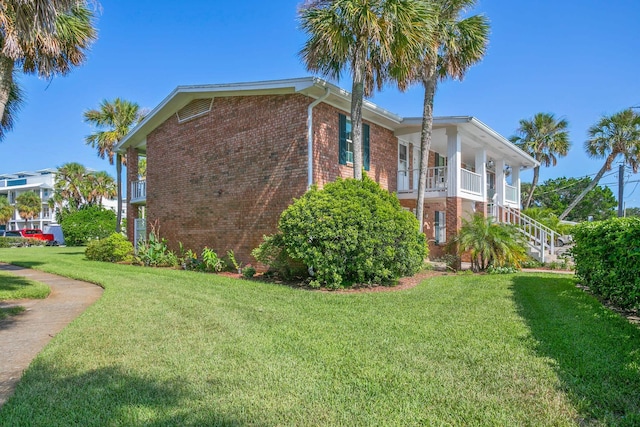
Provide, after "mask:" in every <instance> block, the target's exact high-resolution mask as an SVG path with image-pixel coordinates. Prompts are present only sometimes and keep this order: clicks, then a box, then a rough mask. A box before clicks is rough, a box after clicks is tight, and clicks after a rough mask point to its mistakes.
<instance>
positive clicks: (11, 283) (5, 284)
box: [0, 270, 33, 301]
mask: <svg viewBox="0 0 640 427" xmlns="http://www.w3.org/2000/svg"><path fill="white" fill-rule="evenodd" d="M1 271H8V272H10V271H11V270H1ZM32 284H33V282H32V281H31V280H28V279H26V278H24V277H20V276H13V275H6V276H5V275H4V274H3V275H2V277H1V278H0V295H1V294H2V292H13V291H19V290H22V289H24V288H25V287H27V286H29V285H32ZM0 301H2V299H0Z"/></svg>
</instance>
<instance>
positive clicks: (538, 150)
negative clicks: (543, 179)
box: [509, 113, 571, 209]
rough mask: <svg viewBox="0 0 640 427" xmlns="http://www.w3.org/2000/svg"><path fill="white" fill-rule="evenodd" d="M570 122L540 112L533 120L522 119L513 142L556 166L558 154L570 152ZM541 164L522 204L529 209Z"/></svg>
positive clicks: (546, 164)
mask: <svg viewBox="0 0 640 427" xmlns="http://www.w3.org/2000/svg"><path fill="white" fill-rule="evenodd" d="M568 126H569V123H568V122H567V121H566V120H564V119H556V118H555V116H554V115H553V114H550V113H538V114H536V115H535V116H533V118H532V119H531V120H525V119H523V120H520V127H518V129H517V130H516V135H513V136H512V137H511V138H509V139H510V140H511V142H513V143H514V144H516V145H517V146H518V147H520V148H521V149H522V150H523V151H524V152H525V153H527V154H529V155H530V156H531V157H533V158H534V159H536V160H537V161H539V162H540V165H542V166H544V167H549V166H555V165H556V164H557V163H558V158H557V157H558V156H559V157H564V156H566V155H567V153H568V152H569V148H570V147H571V142H570V141H569V132H568V130H567V127H568ZM539 177H540V166H536V167H535V168H533V181H532V183H531V188H530V190H529V193H528V197H527V200H526V202H525V203H524V204H523V205H522V208H523V209H527V208H528V207H529V206H530V205H531V200H532V198H533V191H535V189H536V186H537V185H538V178H539Z"/></svg>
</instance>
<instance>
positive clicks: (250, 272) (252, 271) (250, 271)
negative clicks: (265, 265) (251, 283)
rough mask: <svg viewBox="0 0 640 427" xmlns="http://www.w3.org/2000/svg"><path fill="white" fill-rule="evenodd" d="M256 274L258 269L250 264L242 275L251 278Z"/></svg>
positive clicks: (243, 270)
mask: <svg viewBox="0 0 640 427" xmlns="http://www.w3.org/2000/svg"><path fill="white" fill-rule="evenodd" d="M255 275H256V269H255V268H253V267H251V266H250V265H248V266H246V267H245V268H243V269H242V277H244V278H245V279H251V278H252V277H253V276H255Z"/></svg>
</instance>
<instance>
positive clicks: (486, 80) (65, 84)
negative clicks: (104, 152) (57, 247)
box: [0, 0, 640, 206]
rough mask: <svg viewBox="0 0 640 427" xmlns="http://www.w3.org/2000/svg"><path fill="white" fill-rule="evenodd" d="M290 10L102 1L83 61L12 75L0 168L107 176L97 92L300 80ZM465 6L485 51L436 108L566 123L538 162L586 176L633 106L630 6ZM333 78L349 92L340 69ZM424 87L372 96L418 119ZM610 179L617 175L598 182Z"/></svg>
mask: <svg viewBox="0 0 640 427" xmlns="http://www.w3.org/2000/svg"><path fill="white" fill-rule="evenodd" d="M298 5H299V1H298V0H278V1H271V2H266V1H253V0H246V1H242V2H223V1H215V0H214V1H210V0H209V1H200V0H198V1H189V2H182V3H180V2H178V3H176V2H168V1H160V0H156V1H150V0H139V1H135V2H123V1H114V0H103V1H102V2H101V11H99V12H98V15H97V19H96V26H97V28H98V31H99V38H98V40H97V41H96V43H95V44H94V45H93V47H92V49H91V52H90V53H89V57H88V61H87V63H86V64H85V65H84V66H82V67H79V68H77V69H75V70H74V71H73V72H72V73H70V74H69V75H68V76H65V77H56V78H54V79H53V80H51V81H45V80H40V79H38V78H36V77H33V76H23V77H21V78H20V82H21V83H22V86H23V88H24V90H25V94H26V102H25V105H24V107H23V108H22V110H21V111H20V113H19V115H18V120H17V123H16V126H15V129H14V131H13V132H11V133H9V134H8V135H7V137H6V139H5V140H4V141H3V142H0V153H2V154H1V155H0V172H15V171H19V170H34V169H41V168H47V167H58V166H60V165H62V164H63V163H66V162H70V161H76V162H80V163H82V164H84V165H85V166H88V167H91V168H94V169H98V170H107V171H109V172H110V173H111V174H112V175H115V168H114V167H111V166H109V164H108V162H107V161H106V160H101V159H99V158H97V156H96V154H95V151H94V150H93V149H91V148H90V147H89V146H86V145H85V144H84V137H85V136H86V135H88V134H89V133H91V131H92V129H91V128H90V127H89V126H88V125H87V124H85V123H84V122H83V120H82V112H83V111H84V110H86V109H89V108H94V107H97V106H98V104H99V102H100V101H101V100H102V99H113V98H115V97H122V98H126V99H129V100H132V101H135V102H138V103H139V104H140V105H141V106H142V107H146V108H149V109H151V108H153V107H155V106H156V105H157V104H158V103H159V102H160V101H161V100H162V99H163V98H164V97H165V96H167V95H168V94H169V92H171V90H173V89H174V88H175V87H176V86H177V85H184V84H202V83H232V82H242V81H258V80H270V79H284V78H293V77H302V76H306V75H309V73H308V72H307V71H306V70H305V69H304V67H303V65H302V64H301V62H300V60H299V59H298V56H297V52H298V50H299V49H300V48H301V46H302V45H303V43H304V40H305V36H304V34H303V33H302V32H301V31H300V30H299V29H298V23H297V21H296V11H297V7H298ZM473 12H474V13H483V14H485V15H486V16H487V17H488V18H489V19H490V21H491V36H490V44H489V49H488V53H487V55H486V57H485V59H484V60H483V61H482V62H481V63H480V64H478V65H476V66H474V67H473V68H472V69H471V70H470V71H469V73H468V75H467V77H466V78H465V80H464V81H463V82H446V83H444V84H441V85H440V86H439V89H438V93H437V96H436V103H435V114H436V115H472V116H476V117H478V118H479V119H480V120H482V121H483V122H485V123H486V124H488V125H489V126H491V127H492V128H494V129H495V130H497V131H498V132H500V133H502V134H503V135H504V136H506V137H508V136H510V135H512V134H513V132H514V131H515V129H516V128H517V126H518V121H519V120H520V119H522V118H530V117H531V116H533V115H534V114H535V113H537V112H551V113H554V114H556V115H557V116H560V117H564V118H566V119H567V120H568V121H569V123H570V131H571V140H572V142H573V146H572V149H571V151H570V153H569V155H568V156H567V157H566V158H564V159H561V160H560V162H559V163H558V166H556V167H555V168H543V169H542V172H541V178H542V180H544V179H548V178H555V177H559V176H576V177H579V176H585V175H590V174H595V173H596V172H597V171H598V169H599V167H600V166H601V161H600V160H591V159H589V158H588V157H587V156H586V155H585V154H584V150H583V143H584V140H585V139H586V132H587V129H588V127H589V126H590V125H592V124H593V123H595V122H596V121H597V120H598V119H599V117H600V116H602V115H603V114H612V113H615V112H617V111H619V110H622V109H624V108H627V107H629V106H632V105H633V106H635V105H640V55H639V52H640V26H639V25H638V24H637V20H638V18H640V2H639V1H637V0H610V1H607V2H605V1H604V0H562V1H557V0H538V1H535V2H524V1H511V0H494V1H490V0H480V1H479V2H478V5H477V7H476V9H475V10H474V11H473ZM336 83H337V84H338V85H340V86H342V87H344V88H345V89H350V82H349V79H348V75H347V76H345V78H344V79H343V80H342V81H340V82H336ZM422 96H423V92H422V88H421V87H419V86H416V87H414V88H412V89H410V90H409V91H407V92H405V93H400V92H398V91H397V90H395V89H394V88H393V87H389V88H386V89H385V90H384V91H383V92H382V93H377V94H375V96H374V97H373V102H375V103H377V104H379V105H380V106H382V107H384V108H386V109H388V110H390V111H393V112H395V113H397V114H400V115H404V116H419V115H420V114H421V111H422ZM523 179H524V180H530V179H531V173H530V172H527V173H525V174H524V176H523ZM639 179H640V176H638V175H630V172H629V174H628V175H627V176H626V180H627V181H628V182H629V183H628V185H627V186H626V191H625V199H626V200H627V206H640V189H637V191H636V187H637V183H635V182H634V181H636V180H639ZM615 181H617V175H616V173H614V174H612V175H610V176H608V177H605V178H603V180H602V181H601V182H602V183H613V182H615ZM612 189H613V190H614V193H616V194H617V186H616V185H613V186H612Z"/></svg>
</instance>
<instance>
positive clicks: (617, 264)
mask: <svg viewBox="0 0 640 427" xmlns="http://www.w3.org/2000/svg"><path fill="white" fill-rule="evenodd" d="M573 236H574V242H575V246H574V247H573V249H572V252H573V259H574V261H575V268H576V275H577V276H578V277H579V278H580V279H581V280H582V283H583V284H585V285H587V286H588V287H589V289H591V291H592V292H593V293H595V294H596V295H599V296H602V297H604V298H606V299H608V300H611V301H612V302H613V303H615V304H616V305H618V306H620V307H622V308H631V309H633V308H635V309H638V308H640V218H637V217H636V218H615V219H610V220H607V221H601V222H585V223H581V224H579V225H577V226H576V227H575V228H574V230H573Z"/></svg>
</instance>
